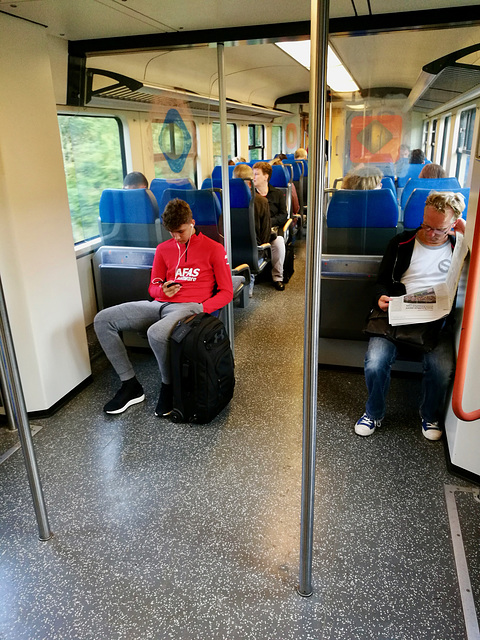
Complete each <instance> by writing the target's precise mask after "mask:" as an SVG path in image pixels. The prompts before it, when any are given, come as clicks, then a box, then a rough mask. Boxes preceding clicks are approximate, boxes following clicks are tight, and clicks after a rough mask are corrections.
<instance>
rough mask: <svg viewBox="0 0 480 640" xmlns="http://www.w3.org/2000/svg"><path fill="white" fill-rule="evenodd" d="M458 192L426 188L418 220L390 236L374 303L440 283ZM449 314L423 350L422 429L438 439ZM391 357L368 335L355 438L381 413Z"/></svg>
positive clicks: (385, 345) (391, 351) (385, 343)
mask: <svg viewBox="0 0 480 640" xmlns="http://www.w3.org/2000/svg"><path fill="white" fill-rule="evenodd" d="M464 208H465V201H464V198H463V195H462V194H461V193H448V192H444V193H436V192H432V193H430V195H429V196H428V198H427V201H426V203H425V211H424V215H423V224H422V225H421V226H420V227H419V228H418V229H416V230H414V231H404V232H403V233H401V234H400V235H397V236H395V238H393V239H392V240H391V241H390V243H389V244H388V246H387V249H386V252H385V255H384V256H383V260H382V262H381V265H380V270H379V272H378V278H377V285H376V293H375V300H374V306H375V307H376V308H379V309H381V310H382V311H387V310H388V305H389V303H390V300H391V299H392V298H391V296H400V295H405V294H406V293H414V292H415V291H418V290H419V289H424V288H425V287H428V286H432V285H435V284H440V283H441V282H445V278H446V276H447V270H448V265H449V264H450V262H451V260H452V251H453V247H454V245H455V231H456V230H457V231H460V232H461V233H464V229H465V222H464V220H462V218H461V215H462V211H463V210H464ZM452 323H453V316H452V313H450V315H449V316H448V317H447V318H446V320H445V323H444V325H443V328H442V331H441V333H440V336H439V338H438V342H437V345H436V347H434V348H433V350H432V351H429V352H428V353H424V354H423V371H424V374H423V380H422V402H421V405H420V415H421V421H422V433H423V435H424V436H425V438H427V440H439V439H440V438H441V437H442V424H441V421H442V419H443V412H444V406H445V400H446V394H447V390H448V387H449V384H450V381H451V379H452V377H453V373H454V363H455V351H454V345H453V331H452ZM396 357H397V347H396V345H395V344H394V343H393V342H391V341H390V340H388V339H387V338H384V337H379V336H375V337H372V338H370V340H369V342H368V349H367V353H366V355H365V381H366V384H367V389H368V400H367V404H366V407H365V413H364V414H363V415H362V417H361V418H360V419H359V420H358V421H357V423H356V424H355V433H357V434H358V435H359V436H369V435H371V434H372V433H373V432H374V431H375V429H376V427H379V426H380V425H381V423H382V420H383V418H384V416H385V399H386V395H387V391H388V387H389V383H390V368H391V365H392V364H393V362H395V359H396Z"/></svg>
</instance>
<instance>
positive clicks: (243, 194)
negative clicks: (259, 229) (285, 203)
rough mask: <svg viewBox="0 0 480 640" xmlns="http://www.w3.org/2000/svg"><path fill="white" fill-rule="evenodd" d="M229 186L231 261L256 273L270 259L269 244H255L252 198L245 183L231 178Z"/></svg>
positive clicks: (261, 269)
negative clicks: (246, 266) (245, 265)
mask: <svg viewBox="0 0 480 640" xmlns="http://www.w3.org/2000/svg"><path fill="white" fill-rule="evenodd" d="M229 187H230V225H231V238H232V262H233V264H236V265H239V264H247V265H248V266H249V268H250V272H251V273H252V274H255V275H256V274H258V273H260V272H261V271H263V270H264V269H265V267H266V266H267V264H268V263H269V262H270V261H271V252H270V244H268V243H267V244H264V245H260V246H259V245H257V238H256V234H255V207H254V199H253V198H252V194H251V192H250V189H249V187H248V186H247V184H246V183H245V182H244V181H243V180H240V179H239V178H233V179H232V180H230V185H229Z"/></svg>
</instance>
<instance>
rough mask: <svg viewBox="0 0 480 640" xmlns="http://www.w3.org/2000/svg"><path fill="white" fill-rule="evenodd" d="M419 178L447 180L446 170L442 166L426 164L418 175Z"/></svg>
mask: <svg viewBox="0 0 480 640" xmlns="http://www.w3.org/2000/svg"><path fill="white" fill-rule="evenodd" d="M418 177H419V178H446V177H447V174H446V172H445V169H444V168H443V167H442V165H440V164H434V163H433V162H431V163H430V164H426V165H425V166H424V167H423V169H422V170H421V171H420V173H419V174H418Z"/></svg>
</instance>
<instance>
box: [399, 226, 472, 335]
mask: <svg viewBox="0 0 480 640" xmlns="http://www.w3.org/2000/svg"><path fill="white" fill-rule="evenodd" d="M456 236H457V237H456V243H455V249H454V250H453V254H452V262H451V264H450V268H449V270H448V273H447V277H446V280H445V282H442V283H441V284H438V285H435V286H432V287H429V288H428V289H423V290H422V291H415V292H414V293H410V294H406V295H404V296H398V297H395V298H392V299H391V301H390V304H389V305H388V322H389V323H390V324H391V325H392V326H396V325H399V324H417V323H419V322H432V321H433V320H439V319H440V318H443V317H445V316H447V315H448V314H449V313H450V310H451V308H452V305H453V301H454V299H455V293H456V291H457V287H458V282H459V280H460V274H461V272H462V265H463V261H464V260H465V257H466V255H467V253H468V245H467V243H466V242H465V238H464V237H463V235H462V234H461V233H457V234H456Z"/></svg>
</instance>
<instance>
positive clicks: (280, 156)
mask: <svg viewBox="0 0 480 640" xmlns="http://www.w3.org/2000/svg"><path fill="white" fill-rule="evenodd" d="M277 159H278V160H286V159H287V156H286V154H285V153H277V154H275V160H277Z"/></svg>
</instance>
